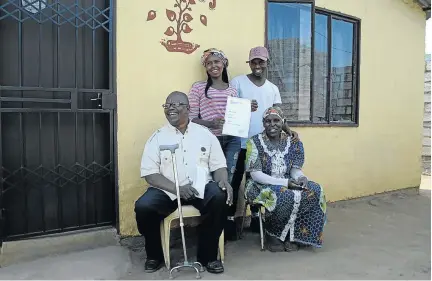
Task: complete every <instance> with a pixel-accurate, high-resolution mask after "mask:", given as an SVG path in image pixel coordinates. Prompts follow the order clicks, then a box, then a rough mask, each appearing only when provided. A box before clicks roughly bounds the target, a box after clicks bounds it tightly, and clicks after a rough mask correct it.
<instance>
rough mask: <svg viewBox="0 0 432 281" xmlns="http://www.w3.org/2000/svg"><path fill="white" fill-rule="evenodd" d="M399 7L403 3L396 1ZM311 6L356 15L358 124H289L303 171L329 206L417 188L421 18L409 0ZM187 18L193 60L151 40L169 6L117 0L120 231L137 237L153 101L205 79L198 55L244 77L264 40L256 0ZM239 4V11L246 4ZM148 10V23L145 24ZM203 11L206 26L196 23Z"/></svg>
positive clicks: (327, 0)
mask: <svg viewBox="0 0 432 281" xmlns="http://www.w3.org/2000/svg"><path fill="white" fill-rule="evenodd" d="M404 1H405V2H407V3H408V4H405V3H404ZM404 1H402V0H379V1H377V0H362V1H351V0H350V1H348V0H317V1H316V6H317V7H323V8H327V9H329V10H334V11H339V12H342V13H346V14H349V15H352V16H356V17H358V18H360V19H362V30H361V33H362V34H361V69H360V73H361V83H360V126H359V127H358V128H296V129H295V130H296V131H298V132H299V134H300V136H301V139H302V141H303V142H304V145H305V148H306V167H305V171H306V173H307V175H308V176H309V177H310V178H312V179H313V180H314V181H317V182H319V183H321V184H322V185H323V187H324V188H325V190H326V193H327V198H328V200H331V201H334V200H340V199H346V198H351V197H357V196H361V195H367V194H372V193H375V192H383V191H387V190H393V189H400V188H405V187H412V186H418V185H419V182H420V173H421V168H420V151H421V129H422V112H423V110H422V108H423V103H422V102H423V65H424V32H425V20H424V14H423V12H422V11H421V10H420V9H419V8H418V7H417V6H415V5H414V4H412V3H411V2H409V1H408V0H404ZM208 2H209V1H207V3H201V2H199V1H198V0H196V3H197V5H195V6H194V7H193V11H192V12H191V14H192V16H193V17H194V20H193V21H192V23H191V28H192V29H193V31H192V32H191V33H190V34H187V35H183V39H184V40H185V41H191V42H194V43H198V44H200V45H201V47H200V48H199V49H198V50H197V51H196V52H195V53H193V54H191V55H186V54H183V53H169V52H167V51H166V49H165V48H164V47H163V46H162V45H161V44H160V43H159V41H160V40H161V39H162V38H164V37H166V36H164V35H163V33H164V32H165V30H166V28H167V27H168V26H169V25H168V23H169V22H168V20H167V19H166V17H165V9H166V8H172V5H173V3H174V0H145V1H143V0H118V1H117V43H116V44H117V94H118V132H117V134H118V171H119V200H120V202H119V203H120V208H119V209H120V232H121V234H122V235H132V234H136V233H137V232H136V225H135V214H134V212H133V207H134V202H135V200H136V199H137V198H138V197H139V196H140V195H141V194H142V193H143V192H144V191H145V188H146V184H145V182H144V180H142V179H140V173H139V164H140V158H141V154H142V150H143V147H144V144H145V142H146V140H147V138H148V137H149V136H150V135H151V133H152V132H154V130H155V129H157V128H158V127H160V126H161V125H162V124H163V123H164V122H165V118H164V116H163V110H162V107H161V104H162V103H163V102H164V100H165V98H166V96H167V94H169V93H170V92H171V91H174V90H180V91H184V92H188V90H189V88H190V86H191V84H192V83H193V82H194V81H197V80H201V79H203V78H204V74H205V73H204V70H203V68H202V67H201V65H200V62H199V59H200V55H201V53H202V51H203V50H205V49H206V48H209V47H217V48H220V49H222V50H224V51H225V53H226V54H227V56H228V57H229V59H230V67H229V74H230V77H233V76H235V75H238V74H243V73H247V72H248V71H249V67H248V65H247V64H246V63H245V61H246V60H247V56H248V52H249V49H250V48H251V47H254V46H257V45H263V44H264V30H265V26H264V16H265V13H264V6H265V5H264V0H219V1H217V7H216V9H215V10H213V11H210V10H209V9H208ZM246 5H247V6H246ZM149 10H155V11H156V13H157V16H156V19H154V20H152V21H146V20H147V12H148V11H149ZM200 14H205V15H207V19H208V25H207V27H205V26H203V25H202V24H201V23H200V22H199V15H200Z"/></svg>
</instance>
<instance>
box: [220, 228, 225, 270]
mask: <svg viewBox="0 0 432 281" xmlns="http://www.w3.org/2000/svg"><path fill="white" fill-rule="evenodd" d="M219 257H220V261H221V262H222V263H224V261H225V239H224V231H223V230H222V234H221V236H220V237H219Z"/></svg>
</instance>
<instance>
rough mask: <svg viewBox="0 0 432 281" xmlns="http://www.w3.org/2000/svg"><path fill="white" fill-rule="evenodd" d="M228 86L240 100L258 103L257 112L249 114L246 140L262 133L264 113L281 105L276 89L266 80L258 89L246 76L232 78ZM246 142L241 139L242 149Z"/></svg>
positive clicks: (244, 139)
mask: <svg viewBox="0 0 432 281" xmlns="http://www.w3.org/2000/svg"><path fill="white" fill-rule="evenodd" d="M230 84H231V85H232V86H233V87H234V88H235V89H236V90H237V94H238V96H239V97H240V98H244V99H248V100H256V101H257V103H258V110H257V111H255V112H252V114H251V120H250V126H249V133H248V138H250V137H253V136H255V135H256V134H259V133H262V132H263V130H264V126H263V122H262V118H263V114H264V111H265V110H266V109H267V108H269V107H271V106H273V104H279V103H282V100H281V96H280V92H279V89H278V87H277V86H276V85H275V84H273V83H272V82H270V81H269V80H268V79H266V81H265V83H264V84H263V85H262V86H261V87H258V86H257V85H255V84H254V83H253V82H252V81H250V79H249V78H248V77H247V75H240V76H237V77H234V78H233V79H232V80H231V82H230ZM247 140H248V139H247V138H242V140H241V146H242V148H246V141H247Z"/></svg>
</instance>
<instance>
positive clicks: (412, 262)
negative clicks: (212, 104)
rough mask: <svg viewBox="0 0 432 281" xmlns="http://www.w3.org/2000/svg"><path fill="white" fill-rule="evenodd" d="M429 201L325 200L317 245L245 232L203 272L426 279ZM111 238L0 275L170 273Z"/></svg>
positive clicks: (177, 256) (177, 244) (405, 194)
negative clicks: (270, 242) (286, 248)
mask: <svg viewBox="0 0 432 281" xmlns="http://www.w3.org/2000/svg"><path fill="white" fill-rule="evenodd" d="M430 208H431V199H430V190H422V191H421V192H419V191H418V190H417V189H410V190H403V191H397V192H392V193H387V194H381V195H377V196H371V197H366V198H362V199H357V200H350V201H343V202H337V203H333V204H329V206H328V223H327V226H326V228H325V232H324V247H323V248H322V249H316V250H307V251H306V250H304V251H303V250H301V251H298V252H291V253H270V252H268V251H266V252H261V251H260V246H259V245H260V242H259V235H256V234H252V233H247V232H246V235H245V237H244V239H242V240H240V241H237V242H230V243H227V244H226V246H225V273H224V274H221V275H212V274H210V273H207V272H204V273H202V278H203V279H243V280H244V279H404V280H407V279H425V280H430V278H431V252H430V249H431V248H430V247H431V240H430V239H431V235H430V227H431V209H430ZM177 236H178V235H177ZM187 236H188V239H187V245H188V246H189V249H188V253H189V255H190V256H191V259H192V260H194V259H195V251H196V249H195V247H194V245H195V241H196V240H195V237H196V232H195V229H194V228H189V229H188V230H187ZM29 241H30V240H29ZM90 241H93V240H90ZM110 241H111V240H110ZM113 241H114V239H113ZM36 242H37V240H33V243H36ZM39 243H40V242H39ZM110 243H111V242H110ZM172 243H173V245H172V250H171V256H172V264H174V263H175V262H176V261H180V260H181V259H182V247H181V241H180V240H179V239H178V238H177V239H174V238H173V242H172ZM25 245H27V246H25ZM25 245H24V246H25V247H24V248H23V247H18V246H17V247H14V248H10V249H15V251H18V252H19V253H18V254H22V253H26V252H29V251H30V249H29V246H30V245H29V244H25ZM41 245H54V244H52V243H50V244H41ZM55 245H57V244H55ZM108 245H109V246H103V245H101V246H99V247H97V248H91V247H89V248H87V249H85V250H83V249H82V247H81V248H77V250H75V251H72V252H68V253H63V254H56V255H50V256H48V257H42V258H37V259H35V260H32V261H24V262H16V263H15V264H11V265H9V266H6V267H4V268H1V269H0V279H63V280H65V279H69V280H70V279H93V280H95V279H96V280H103V279H135V280H138V279H140V280H151V279H168V271H167V269H165V268H163V269H161V270H159V271H158V272H156V273H153V274H147V273H145V272H144V270H143V269H144V261H145V251H144V241H143V239H142V238H127V239H122V240H121V242H120V244H119V243H118V242H117V241H114V242H113V243H112V245H111V244H109V243H108ZM34 249H36V250H37V251H40V249H41V248H40V247H39V248H34ZM194 278H195V275H194V274H193V272H191V271H184V272H178V273H177V274H175V279H178V280H184V279H194Z"/></svg>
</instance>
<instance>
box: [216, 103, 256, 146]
mask: <svg viewBox="0 0 432 281" xmlns="http://www.w3.org/2000/svg"><path fill="white" fill-rule="evenodd" d="M250 118H251V101H250V100H248V99H241V98H234V97H228V100H227V106H226V110H225V124H224V126H223V129H222V134H224V135H229V136H236V137H241V138H247V137H248V132H249V124H250Z"/></svg>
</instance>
